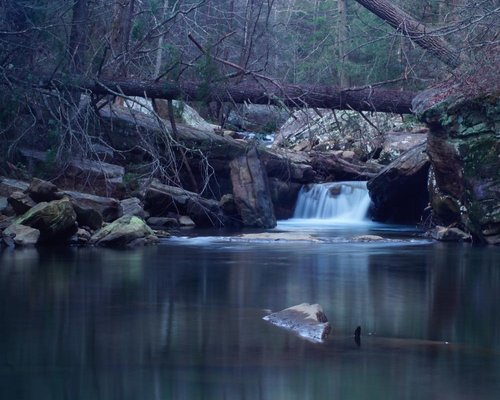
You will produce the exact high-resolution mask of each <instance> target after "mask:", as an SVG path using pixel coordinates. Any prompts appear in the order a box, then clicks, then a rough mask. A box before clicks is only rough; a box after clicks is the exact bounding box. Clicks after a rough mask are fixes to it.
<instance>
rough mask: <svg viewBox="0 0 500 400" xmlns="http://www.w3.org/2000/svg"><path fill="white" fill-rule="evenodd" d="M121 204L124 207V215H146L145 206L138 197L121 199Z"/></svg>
mask: <svg viewBox="0 0 500 400" xmlns="http://www.w3.org/2000/svg"><path fill="white" fill-rule="evenodd" d="M120 205H121V207H122V211H123V215H134V216H136V217H139V218H142V219H144V218H145V217H146V212H145V211H144V206H143V205H142V202H141V201H140V200H139V199H138V198H137V197H130V198H128V199H124V200H122V201H120Z"/></svg>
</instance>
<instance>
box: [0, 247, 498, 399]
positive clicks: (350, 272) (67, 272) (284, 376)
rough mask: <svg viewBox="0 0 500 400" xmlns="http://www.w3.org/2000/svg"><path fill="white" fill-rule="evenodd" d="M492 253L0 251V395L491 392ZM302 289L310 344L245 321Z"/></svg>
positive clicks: (494, 352) (494, 387) (293, 299)
mask: <svg viewBox="0 0 500 400" xmlns="http://www.w3.org/2000/svg"><path fill="white" fill-rule="evenodd" d="M499 261H500V249H498V248H472V247H469V246H461V245H443V244H435V245H434V244H432V245H431V244H422V245H404V244H399V245H397V246H395V245H388V244H378V245H377V244H363V243H351V244H348V243H342V244H309V243H294V244H292V245H290V244H284V243H270V244H265V243H259V244H245V245H242V244H241V243H214V242H209V243H206V244H205V245H202V244H200V243H198V244H197V245H196V246H192V245H189V246H188V245H183V244H181V243H179V242H172V244H169V243H166V244H164V245H161V246H157V247H151V248H146V249H138V250H134V251H125V252H122V251H113V250H105V249H66V250H61V251H56V250H54V249H41V250H35V249H26V250H22V251H15V252H11V251H4V252H3V253H0V299H1V301H0V327H1V329H0V354H1V355H2V356H1V359H0V398H2V399H3V398H5V399H9V398H12V399H14V398H15V399H31V398H36V399H66V398H71V399H73V398H81V399H100V398H102V399H110V398H111V399H114V398H116V399H138V398H144V399H150V398H152V399H184V398H186V399H220V398H228V399H243V398H249V399H270V398H272V399H282V398H283V399H285V398H286V399H318V398H326V397H334V398H349V399H357V398H360V399H361V398H363V399H364V398H370V399H377V398H381V399H382V398H383V399H390V398H397V399H405V398H407V399H412V398H422V397H424V396H428V397H430V398H454V399H462V398H463V399H465V398H492V399H493V398H497V397H498V395H499V394H500V380H499V379H498V378H500V363H499V361H500V321H499V320H498V318H497V316H498V315H499V311H500V291H499V290H498V289H499V288H500V272H499V267H498V265H500V263H499ZM304 301H307V302H318V303H320V304H322V306H323V308H324V310H325V312H326V314H327V316H328V317H329V320H330V321H331V323H332V325H333V336H332V339H331V340H330V341H328V342H327V343H325V344H323V345H317V344H312V343H309V342H307V341H304V340H302V339H300V338H298V337H295V336H293V335H291V334H290V333H289V332H286V331H283V330H280V329H278V328H276V327H274V326H271V325H270V324H267V323H265V322H264V321H262V320H261V318H262V316H263V315H264V314H265V309H272V310H279V309H282V308H285V307H288V306H291V305H294V304H297V303H301V302H304ZM357 326H361V327H362V331H363V335H362V337H361V346H359V347H358V346H357V345H356V343H355V341H354V337H353V332H354V329H355V328H356V327H357ZM369 333H371V334H372V335H369ZM436 341H448V342H450V345H444V344H442V343H441V342H436Z"/></svg>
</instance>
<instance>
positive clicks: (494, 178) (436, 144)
mask: <svg viewBox="0 0 500 400" xmlns="http://www.w3.org/2000/svg"><path fill="white" fill-rule="evenodd" d="M413 108H414V109H415V111H416V113H417V115H418V116H419V118H420V119H421V120H422V121H424V122H425V123H426V124H427V125H428V126H429V128H430V133H429V138H428V142H427V153H428V155H429V158H430V160H431V163H432V171H433V174H432V177H431V178H432V179H431V181H430V185H429V187H430V188H431V193H430V197H431V205H432V210H433V217H434V218H435V220H436V222H438V223H439V222H442V223H444V224H446V225H449V224H451V223H455V224H457V226H458V227H460V228H462V229H463V230H465V231H466V232H470V233H471V234H472V235H473V236H474V238H475V240H476V241H481V242H486V243H491V244H500V156H499V154H500V136H499V131H500V94H499V93H498V92H497V93H492V94H489V95H477V96H475V97H473V98H470V95H469V96H465V95H454V96H446V95H445V94H442V93H439V92H437V91H428V92H424V93H422V94H421V95H419V96H417V97H416V98H415V100H414V104H413Z"/></svg>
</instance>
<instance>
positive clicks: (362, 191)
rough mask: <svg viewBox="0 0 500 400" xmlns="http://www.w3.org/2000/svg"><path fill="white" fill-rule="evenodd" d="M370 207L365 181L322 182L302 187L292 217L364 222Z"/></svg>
mask: <svg viewBox="0 0 500 400" xmlns="http://www.w3.org/2000/svg"><path fill="white" fill-rule="evenodd" d="M369 207H370V196H369V195H368V189H367V188H366V182H333V183H322V184H317V185H308V186H303V187H302V189H301V190H300V192H299V197H298V199H297V205H296V206H295V212H294V215H293V217H294V218H301V219H305V218H314V219H323V220H333V221H334V222H340V223H353V222H354V223H355V222H363V221H364V220H365V217H366V214H367V212H368V208H369Z"/></svg>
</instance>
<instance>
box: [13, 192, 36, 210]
mask: <svg viewBox="0 0 500 400" xmlns="http://www.w3.org/2000/svg"><path fill="white" fill-rule="evenodd" d="M7 201H8V202H9V204H10V205H11V207H12V209H13V210H14V212H15V213H16V214H17V215H21V214H24V213H25V212H27V211H28V210H30V209H31V208H33V207H35V205H36V203H35V202H34V201H33V199H32V198H31V197H30V196H29V195H28V194H27V193H24V192H12V193H11V194H10V196H9V197H8V199H7Z"/></svg>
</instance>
